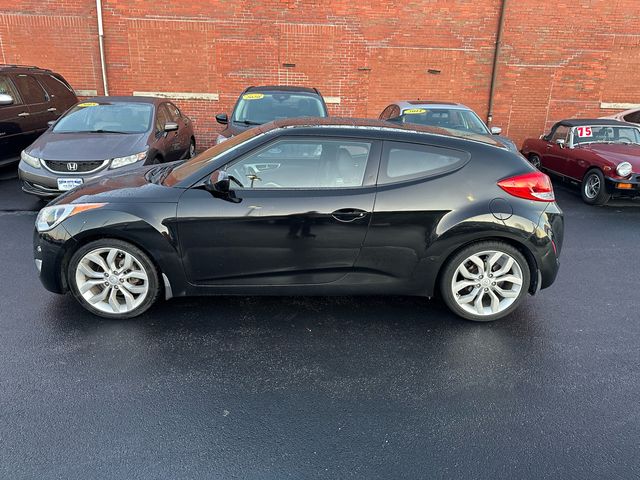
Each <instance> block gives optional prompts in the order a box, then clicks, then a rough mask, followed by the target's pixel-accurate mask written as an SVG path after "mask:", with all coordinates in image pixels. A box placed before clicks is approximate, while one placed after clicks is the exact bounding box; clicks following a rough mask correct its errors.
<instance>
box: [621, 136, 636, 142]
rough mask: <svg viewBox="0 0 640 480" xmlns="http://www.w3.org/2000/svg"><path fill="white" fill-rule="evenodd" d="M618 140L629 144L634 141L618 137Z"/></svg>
mask: <svg viewBox="0 0 640 480" xmlns="http://www.w3.org/2000/svg"><path fill="white" fill-rule="evenodd" d="M618 140H622V141H626V142H629V143H633V140H631V139H630V138H628V137H618Z"/></svg>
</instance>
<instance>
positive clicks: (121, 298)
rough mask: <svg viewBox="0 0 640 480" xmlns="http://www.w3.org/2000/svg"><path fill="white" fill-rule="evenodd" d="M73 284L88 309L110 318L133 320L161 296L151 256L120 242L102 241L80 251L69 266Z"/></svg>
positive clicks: (113, 240)
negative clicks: (132, 318)
mask: <svg viewBox="0 0 640 480" xmlns="http://www.w3.org/2000/svg"><path fill="white" fill-rule="evenodd" d="M69 283H70V285H71V290H72V292H73V294H74V296H75V297H76V299H77V300H78V301H79V302H80V303H81V304H82V306H83V307H85V308H86V309H87V310H89V311H91V312H92V313H95V314H97V315H100V316H103V317H108V318H131V317H135V316H137V315H140V314H141V313H142V312H144V311H145V310H147V309H148V308H149V307H150V306H151V305H152V304H153V302H154V301H155V299H156V298H157V296H158V276H157V272H156V269H155V267H154V266H153V264H152V263H151V262H150V260H149V259H148V257H147V256H146V255H145V254H144V253H143V252H142V251H141V250H139V249H138V248H136V247H135V246H133V245H130V244H128V243H126V242H122V241H120V240H115V239H112V240H98V241H96V242H92V243H90V244H87V245H85V246H84V247H82V248H80V249H79V250H78V251H77V252H76V253H75V254H74V256H73V257H72V259H71V262H70V265H69Z"/></svg>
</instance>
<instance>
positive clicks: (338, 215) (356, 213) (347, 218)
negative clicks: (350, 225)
mask: <svg viewBox="0 0 640 480" xmlns="http://www.w3.org/2000/svg"><path fill="white" fill-rule="evenodd" d="M366 215H367V212H366V211H365V210H360V209H359V208H341V209H340V210H336V211H335V212H332V213H331V216H332V217H333V218H335V219H336V220H338V221H339V222H353V221H354V220H358V219H359V218H363V217H365V216H366Z"/></svg>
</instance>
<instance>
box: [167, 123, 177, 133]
mask: <svg viewBox="0 0 640 480" xmlns="http://www.w3.org/2000/svg"><path fill="white" fill-rule="evenodd" d="M176 130H178V124H177V123H176V122H167V123H165V124H164V131H165V132H175V131H176Z"/></svg>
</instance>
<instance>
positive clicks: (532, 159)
mask: <svg viewBox="0 0 640 480" xmlns="http://www.w3.org/2000/svg"><path fill="white" fill-rule="evenodd" d="M529 162H530V163H531V165H533V166H534V167H536V168H537V169H538V170H540V169H542V161H541V160H540V157H539V156H538V155H536V154H535V153H532V154H531V155H529Z"/></svg>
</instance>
